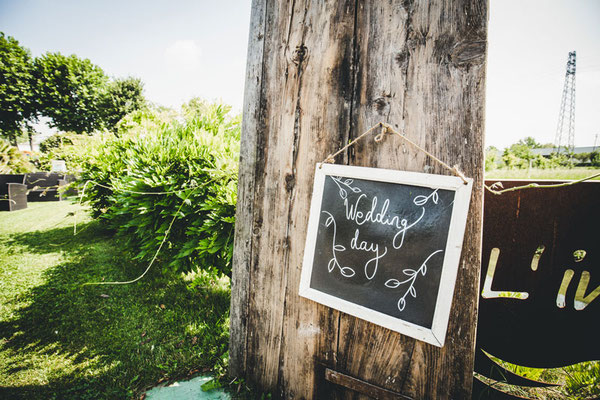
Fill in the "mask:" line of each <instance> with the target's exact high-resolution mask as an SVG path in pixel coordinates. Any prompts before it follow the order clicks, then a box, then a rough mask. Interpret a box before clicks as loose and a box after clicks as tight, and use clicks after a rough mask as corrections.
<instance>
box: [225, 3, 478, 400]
mask: <svg viewBox="0 0 600 400" xmlns="http://www.w3.org/2000/svg"><path fill="white" fill-rule="evenodd" d="M486 29H487V3H486V2H485V1H474V0H463V1H452V2H451V1H449V0H438V1H435V2H425V1H419V2H417V1H414V2H413V1H401V2H396V1H382V2H375V1H371V2H358V1H340V2H311V1H307V0H304V1H301V0H295V1H293V2H272V1H267V0H256V1H254V2H253V14H252V24H251V32H250V42H249V44H250V46H249V53H248V54H249V55H248V67H247V78H246V93H245V100H244V101H245V103H244V121H243V128H242V154H241V158H240V161H241V163H240V180H239V189H238V209H237V221H236V240H235V249H234V270H233V284H232V285H233V286H232V308H231V344H230V356H231V361H230V365H231V373H232V375H234V376H244V377H246V378H247V379H249V380H250V381H253V382H255V383H257V384H258V385H259V387H261V388H263V389H265V390H268V391H271V392H273V394H274V395H275V396H276V397H279V398H295V399H296V398H297V399H301V398H307V399H308V398H325V397H323V396H324V393H325V392H326V391H331V392H327V398H363V397H362V395H359V394H356V393H355V392H353V391H349V390H345V389H343V388H341V387H339V388H336V387H333V388H332V385H331V384H328V383H326V382H325V380H324V368H327V367H329V368H332V369H334V370H336V371H340V372H342V373H345V374H347V375H349V376H352V377H355V378H358V379H360V380H362V381H366V382H368V383H371V384H373V385H377V386H379V387H382V388H385V389H387V390H390V391H392V392H397V393H402V394H404V395H406V396H408V397H412V398H418V399H423V398H431V399H444V398H455V399H466V398H469V396H470V390H471V379H472V369H473V351H474V335H475V325H476V310H477V298H478V296H477V292H478V282H479V265H480V247H481V244H480V243H481V218H482V212H481V211H482V182H483V121H484V116H483V110H484V74H485V51H486V40H487V36H486ZM379 121H384V122H387V123H389V124H391V125H392V126H394V127H396V128H397V129H399V130H401V129H403V130H404V131H405V132H406V134H407V136H408V137H409V138H410V139H411V140H413V141H415V142H416V143H418V144H419V145H421V146H423V147H424V148H426V149H427V150H428V151H430V152H432V153H433V154H436V155H437V156H438V157H439V158H441V159H442V160H443V161H445V162H447V163H448V164H450V165H453V164H459V165H460V168H461V169H462V170H463V172H464V173H465V174H466V175H467V176H470V177H473V178H474V179H475V184H474V188H473V196H472V202H471V210H470V214H469V219H468V222H467V230H466V234H465V242H464V246H463V252H462V259H461V264H460V268H459V273H458V279H457V284H456V289H455V293H454V306H453V311H452V313H451V316H450V324H449V328H448V336H447V340H446V345H445V346H444V347H443V348H442V349H439V348H436V347H434V346H431V345H427V344H425V343H422V342H418V341H416V340H413V339H411V338H408V337H405V336H402V335H400V334H397V333H394V332H392V331H389V330H387V329H385V328H381V327H378V326H375V325H373V324H371V323H368V322H366V321H362V320H359V319H356V318H353V317H350V316H348V315H346V314H343V313H339V312H337V311H335V310H332V309H329V308H327V307H325V306H321V305H319V304H317V303H314V302H312V301H309V300H306V299H304V298H300V297H299V296H298V285H299V281H300V270H301V264H302V256H303V250H304V240H305V234H306V228H307V223H308V214H309V207H310V196H311V192H312V181H313V171H314V165H315V163H316V162H319V161H322V160H323V159H324V158H325V157H326V156H327V155H328V154H330V153H333V152H334V151H335V150H337V149H338V148H340V147H342V145H343V144H345V143H347V141H348V140H349V139H352V138H354V137H357V136H358V135H360V134H361V133H362V132H363V131H364V130H366V129H367V128H368V127H370V126H371V125H374V124H375V123H377V122H379ZM409 146H410V145H409V144H404V143H402V142H401V139H400V138H396V137H393V136H389V137H387V139H386V140H385V141H384V142H383V143H378V144H376V143H375V142H374V141H373V140H370V139H366V140H364V141H362V142H360V143H359V144H358V145H357V146H355V147H353V148H351V149H349V150H348V152H347V153H345V154H343V155H340V156H339V157H338V159H337V162H339V163H345V164H351V165H361V166H372V167H381V168H391V169H400V170H408V171H421V172H422V171H427V172H435V173H441V174H449V172H448V171H445V170H443V169H441V168H440V167H439V166H438V165H436V164H434V163H433V162H432V160H430V159H428V157H426V156H424V155H423V154H420V153H418V152H417V151H415V150H414V149H412V148H410V147H409Z"/></svg>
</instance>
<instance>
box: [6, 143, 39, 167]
mask: <svg viewBox="0 0 600 400" xmlns="http://www.w3.org/2000/svg"><path fill="white" fill-rule="evenodd" d="M34 169H35V167H34V166H33V164H31V163H30V162H29V160H28V159H27V157H26V156H25V155H24V154H23V153H21V151H19V149H17V148H16V147H14V146H11V145H10V144H9V143H8V142H6V141H4V140H0V174H21V173H25V172H32V171H33V170H34Z"/></svg>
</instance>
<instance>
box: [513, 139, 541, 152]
mask: <svg viewBox="0 0 600 400" xmlns="http://www.w3.org/2000/svg"><path fill="white" fill-rule="evenodd" d="M517 144H522V145H525V146H527V147H529V148H530V149H540V148H542V145H541V144H540V143H538V142H537V141H536V140H535V139H534V138H533V137H532V136H527V137H526V138H525V139H521V140H519V141H518V142H517Z"/></svg>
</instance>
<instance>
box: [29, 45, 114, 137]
mask: <svg viewBox="0 0 600 400" xmlns="http://www.w3.org/2000/svg"><path fill="white" fill-rule="evenodd" d="M34 65H35V70H34V74H35V77H36V79H37V84H38V96H39V106H40V112H41V114H43V115H45V116H47V117H49V118H50V119H51V122H50V123H49V124H50V126H52V127H56V128H58V129H60V130H63V131H73V132H76V133H84V132H85V133H92V132H93V131H94V130H96V129H99V128H101V127H102V113H101V104H102V101H103V99H104V96H105V93H106V84H107V82H108V78H107V77H106V75H104V72H103V71H102V69H101V68H100V67H98V66H96V65H94V64H92V62H91V61H90V60H88V59H83V60H82V59H80V58H78V57H77V56H76V55H74V54H73V55H70V56H68V57H67V56H63V55H62V54H60V53H46V54H44V55H43V56H42V57H39V58H36V60H35V63H34Z"/></svg>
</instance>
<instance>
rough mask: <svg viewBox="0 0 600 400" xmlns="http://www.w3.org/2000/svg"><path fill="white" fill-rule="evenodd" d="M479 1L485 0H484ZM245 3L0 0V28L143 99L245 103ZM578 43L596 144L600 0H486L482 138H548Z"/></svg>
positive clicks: (491, 141) (581, 101) (590, 136)
mask: <svg viewBox="0 0 600 400" xmlns="http://www.w3.org/2000/svg"><path fill="white" fill-rule="evenodd" d="M482 1H485V0H482ZM250 7H251V4H250V0H245V1H240V0H220V1H212V0H211V1H208V0H171V1H167V0H145V1H141V0H127V1H123V0H119V1H115V0H102V1H100V0H97V1H81V0H0V31H2V32H4V33H6V34H7V35H10V36H13V37H15V38H16V39H17V40H18V41H19V42H20V43H21V45H22V46H24V47H27V48H29V49H30V50H31V52H32V54H33V55H34V56H39V55H41V54H43V53H45V52H48V51H50V52H56V51H59V52H61V53H63V54H67V55H68V54H77V55H78V56H79V57H81V58H89V59H90V60H91V61H92V62H93V63H95V64H97V65H99V66H100V67H101V68H102V69H103V70H104V72H105V73H106V74H107V75H109V76H112V77H126V76H135V77H138V78H141V79H142V81H143V82H144V83H145V95H146V97H147V98H148V99H149V100H151V101H153V102H156V103H159V104H162V105H166V106H170V107H174V108H178V107H179V106H180V105H181V104H182V103H184V102H186V101H189V100H190V99H191V98H192V97H196V96H198V97H202V98H205V99H207V100H222V101H223V102H225V103H228V104H231V105H232V106H233V107H234V109H235V110H236V111H240V110H241V109H242V101H243V91H244V79H245V67H246V53H247V43H248V33H249V23H250ZM573 50H575V51H577V73H576V88H577V89H576V91H577V92H576V93H577V94H576V117H575V145H576V146H592V145H594V144H595V143H594V142H595V140H596V135H599V137H598V138H597V144H598V145H600V1H599V0H490V20H489V31H488V64H487V81H486V88H487V91H486V124H485V125H486V145H487V146H489V145H494V146H496V147H498V148H503V147H506V146H509V145H510V144H512V143H515V142H517V141H518V140H519V139H522V138H524V137H526V136H533V137H534V138H535V139H536V140H537V141H538V142H541V143H551V142H553V141H554V139H555V135H556V128H557V123H558V113H559V108H560V100H561V94H562V88H563V83H564V77H565V68H566V63H567V58H568V53H569V51H573Z"/></svg>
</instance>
